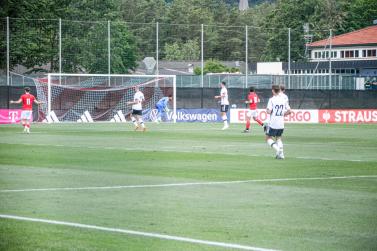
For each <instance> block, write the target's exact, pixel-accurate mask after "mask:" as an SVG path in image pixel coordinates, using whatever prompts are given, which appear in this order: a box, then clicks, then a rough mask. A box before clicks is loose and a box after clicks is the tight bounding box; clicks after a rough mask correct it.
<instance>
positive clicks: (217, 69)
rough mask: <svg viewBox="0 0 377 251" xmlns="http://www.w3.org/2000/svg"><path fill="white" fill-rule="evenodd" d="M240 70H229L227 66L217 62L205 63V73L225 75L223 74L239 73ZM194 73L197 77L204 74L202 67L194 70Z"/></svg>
mask: <svg viewBox="0 0 377 251" xmlns="http://www.w3.org/2000/svg"><path fill="white" fill-rule="evenodd" d="M238 71H239V69H237V68H229V67H227V66H226V65H223V64H222V63H220V62H219V61H217V60H208V61H206V62H205V65H204V68H203V73H204V74H207V73H223V72H238ZM194 73H195V74H196V75H200V74H201V73H202V70H201V68H200V67H196V68H195V69H194Z"/></svg>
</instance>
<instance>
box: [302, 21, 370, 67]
mask: <svg viewBox="0 0 377 251" xmlns="http://www.w3.org/2000/svg"><path fill="white" fill-rule="evenodd" d="M307 47H308V49H309V50H310V60H311V61H312V62H313V61H314V62H316V61H328V60H330V54H331V60H332V61H340V60H347V61H349V60H351V61H352V60H377V25H374V26H369V27H366V28H363V29H360V30H356V31H352V32H349V33H345V34H341V35H338V36H334V37H333V38H332V39H330V38H328V39H323V40H320V41H316V42H312V43H309V44H307Z"/></svg>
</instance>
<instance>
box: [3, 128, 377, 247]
mask: <svg viewBox="0 0 377 251" xmlns="http://www.w3.org/2000/svg"><path fill="white" fill-rule="evenodd" d="M221 127H222V125H221V124H199V123H193V124H189V123H185V124H183V123H182V124H160V125H156V124H148V129H149V130H148V131H147V132H145V133H142V132H134V131H133V128H132V126H131V124H54V125H46V124H34V125H33V126H32V128H31V131H32V133H31V134H29V135H27V134H23V133H22V128H21V127H20V126H19V125H9V126H0V215H11V216H20V217H29V218H35V219H46V220H55V221H62V222H71V223H79V224H87V225H93V226H100V227H106V228H117V229H123V230H133V231H140V232H143V233H144V232H145V233H154V234H161V235H168V236H175V237H186V238H192V239H195V240H204V241H207V242H205V243H202V244H200V243H190V242H184V241H182V240H168V239H161V238H156V237H146V236H140V235H134V234H128V233H119V232H118V233H116V232H109V231H103V230H98V229H87V228H82V227H72V226H65V225H57V224H48V223H42V222H30V221H24V220H17V219H7V218H4V217H0V250H153V251H155V250H161V251H167V250H229V249H230V248H227V247H226V246H224V247H221V246H212V245H209V244H208V242H211V241H212V242H222V243H228V244H229V243H231V244H237V245H243V246H248V247H253V248H254V249H250V250H258V249H257V248H261V249H260V250H267V249H272V250H316V251H317V250H326V251H329V250H377V151H376V150H377V147H376V135H377V125H310V124H308V125H292V124H289V125H287V126H286V130H285V132H284V136H285V137H284V147H285V155H286V159H285V160H276V159H274V153H273V151H272V150H271V149H270V148H269V147H268V146H267V144H266V143H265V141H264V135H263V132H262V129H261V128H260V127H258V128H257V126H256V125H252V130H253V132H252V133H251V134H242V133H241V131H242V129H243V125H231V127H230V129H229V130H226V131H221ZM329 177H338V178H336V179H330V178H329ZM340 177H342V178H340ZM286 178H287V179H286ZM312 178H313V179H312ZM315 178H318V179H315ZM279 179H280V180H279ZM246 180H247V182H240V183H237V182H233V183H232V182H228V181H246ZM220 181H225V182H224V183H221V182H220ZM216 182H219V183H216ZM187 183H194V184H191V185H188V184H187ZM197 183H201V184H197ZM159 184H176V185H171V186H148V185H159ZM132 185H135V186H134V187H130V186H132ZM116 186H123V187H116ZM95 187H97V188H95ZM99 187H107V188H106V189H103V188H102V189H101V188H99ZM44 188H45V190H29V189H44ZM51 188H58V189H56V190H53V189H51ZM60 188H69V189H67V190H64V189H60ZM77 188H88V189H81V190H80V189H77ZM16 190H17V191H16ZM234 250H236V249H234Z"/></svg>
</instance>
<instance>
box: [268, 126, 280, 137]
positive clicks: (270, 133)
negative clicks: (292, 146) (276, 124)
mask: <svg viewBox="0 0 377 251" xmlns="http://www.w3.org/2000/svg"><path fill="white" fill-rule="evenodd" d="M283 132H284V129H274V128H271V127H268V128H267V130H266V135H267V136H270V137H281V135H283Z"/></svg>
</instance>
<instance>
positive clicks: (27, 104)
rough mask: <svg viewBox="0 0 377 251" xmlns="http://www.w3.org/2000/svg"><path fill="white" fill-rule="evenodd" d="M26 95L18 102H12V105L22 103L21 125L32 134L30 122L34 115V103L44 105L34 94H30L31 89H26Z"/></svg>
mask: <svg viewBox="0 0 377 251" xmlns="http://www.w3.org/2000/svg"><path fill="white" fill-rule="evenodd" d="M24 90H25V94H23V95H21V97H20V99H19V100H17V101H13V100H11V101H10V103H11V104H20V103H21V102H22V112H21V123H22V126H23V127H24V132H26V133H30V122H31V119H32V115H33V103H36V104H38V105H39V104H42V103H43V102H40V101H38V100H37V99H36V98H35V97H34V96H33V95H32V94H30V88H29V87H25V89H24Z"/></svg>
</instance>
